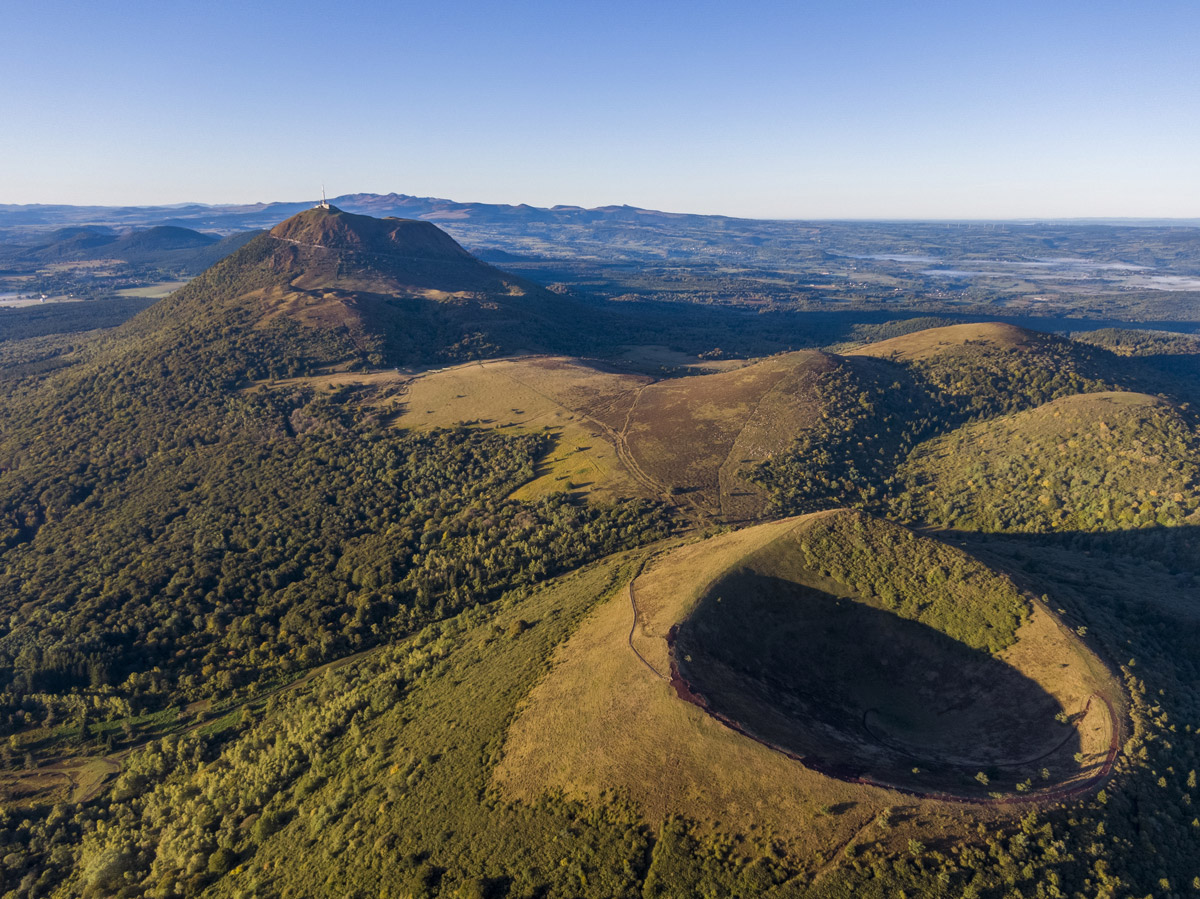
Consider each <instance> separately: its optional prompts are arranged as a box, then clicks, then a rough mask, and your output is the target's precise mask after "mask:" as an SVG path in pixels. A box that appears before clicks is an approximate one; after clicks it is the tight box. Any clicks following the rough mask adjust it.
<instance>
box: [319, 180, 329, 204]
mask: <svg viewBox="0 0 1200 899" xmlns="http://www.w3.org/2000/svg"><path fill="white" fill-rule="evenodd" d="M317 208H318V209H328V208H329V201H328V200H326V199H325V185H324V184H322V185H321V202H320V203H318V204H317Z"/></svg>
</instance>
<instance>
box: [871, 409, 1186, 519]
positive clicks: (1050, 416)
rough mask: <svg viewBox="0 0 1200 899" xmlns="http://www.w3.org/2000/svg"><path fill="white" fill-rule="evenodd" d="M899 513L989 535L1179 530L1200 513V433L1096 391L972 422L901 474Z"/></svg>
mask: <svg viewBox="0 0 1200 899" xmlns="http://www.w3.org/2000/svg"><path fill="white" fill-rule="evenodd" d="M899 476H900V478H901V479H902V480H903V483H904V485H905V488H906V489H905V491H904V493H903V494H902V495H901V496H900V497H899V498H898V500H897V501H896V503H895V505H894V509H895V510H896V512H897V513H898V514H900V515H902V516H906V517H911V518H915V519H918V520H921V521H927V522H930V523H937V524H940V525H942V526H945V527H953V528H957V529H962V530H982V531H1033V532H1045V531H1054V530H1070V531H1096V530H1119V529H1120V530H1123V529H1127V528H1135V527H1146V526H1149V525H1155V524H1158V525H1176V524H1181V523H1183V522H1185V521H1193V520H1196V518H1197V515H1196V513H1197V510H1200V434H1198V433H1197V431H1196V428H1195V425H1194V423H1193V422H1192V420H1191V419H1190V417H1187V416H1184V415H1183V414H1181V413H1180V411H1179V410H1178V409H1177V408H1175V407H1174V406H1172V405H1171V404H1169V403H1167V402H1165V401H1163V400H1159V399H1157V398H1155V397H1149V396H1145V395H1144V394H1135V393H1096V394H1087V395H1083V396H1073V397H1066V398H1063V399H1059V400H1055V401H1054V402H1051V403H1046V404H1045V405H1042V406H1039V407H1037V408H1036V409H1031V410H1028V411H1025V412H1020V413H1017V414H1015V415H1010V416H1006V417H1003V418H1000V419H996V420H993V421H988V422H980V423H977V424H972V425H967V426H965V427H963V428H960V429H958V430H956V431H954V432H952V433H951V434H948V435H947V436H945V437H941V438H938V439H937V440H932V441H930V442H929V443H927V444H924V445H922V446H921V447H920V448H919V449H918V450H917V451H916V452H915V453H914V454H913V455H912V457H911V458H910V459H909V460H908V461H907V462H906V463H905V464H904V465H903V466H902V467H901V469H900V472H899Z"/></svg>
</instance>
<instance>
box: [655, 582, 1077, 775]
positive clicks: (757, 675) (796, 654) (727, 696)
mask: <svg viewBox="0 0 1200 899" xmlns="http://www.w3.org/2000/svg"><path fill="white" fill-rule="evenodd" d="M674 653H675V659H676V661H677V663H678V666H679V672H680V674H681V675H682V676H683V677H684V678H685V679H686V680H687V681H688V683H689V684H690V685H691V687H692V689H693V690H694V691H695V692H696V693H698V694H700V696H702V697H703V698H704V700H705V701H706V702H707V704H708V707H709V709H710V710H711V711H712V712H713V713H714V714H716V715H718V717H725V718H727V719H729V720H730V721H734V722H737V724H738V725H739V726H740V728H741V729H744V730H745V732H747V733H749V734H752V735H754V736H755V737H757V738H759V739H762V740H764V741H767V742H769V743H771V744H773V745H775V746H776V747H777V748H780V749H783V750H785V751H787V752H790V753H793V754H795V755H797V756H800V757H802V758H804V760H805V762H806V764H809V766H810V767H813V768H816V769H818V770H823V771H826V772H828V773H833V774H836V775H837V776H842V777H862V776H869V777H872V778H877V779H880V780H884V781H889V782H904V783H913V782H914V779H915V781H916V782H919V783H920V784H922V785H924V786H927V787H934V786H938V787H941V788H945V789H954V788H955V787H961V786H962V785H964V784H966V785H968V786H970V787H971V788H972V790H975V788H978V787H979V786H980V783H981V782H975V779H976V776H977V775H978V773H979V772H981V771H982V772H984V773H985V774H987V775H988V778H989V779H990V778H992V777H1001V778H1003V779H1004V780H1005V781H1007V782H1008V785H1009V787H1011V785H1012V782H1014V781H1020V780H1024V779H1026V778H1029V777H1037V778H1038V779H1039V786H1044V785H1046V783H1045V781H1044V780H1042V777H1043V775H1042V774H1041V772H1042V769H1043V768H1049V769H1051V771H1053V772H1054V774H1053V775H1052V776H1053V777H1054V778H1055V779H1061V778H1062V777H1064V776H1067V775H1069V774H1072V773H1075V772H1076V771H1077V770H1078V769H1077V766H1075V765H1074V764H1073V757H1074V755H1075V753H1077V752H1078V751H1079V749H1080V740H1079V735H1078V733H1077V731H1076V730H1075V729H1074V728H1073V727H1071V726H1070V725H1069V724H1067V723H1064V722H1062V721H1060V720H1058V719H1057V717H1056V716H1059V715H1060V713H1063V712H1064V709H1063V708H1062V706H1061V705H1060V704H1059V702H1058V700H1056V699H1055V698H1054V697H1053V696H1052V695H1050V694H1049V693H1047V692H1046V691H1045V690H1044V689H1043V688H1042V687H1041V686H1040V685H1039V684H1038V683H1037V682H1035V681H1034V680H1032V679H1030V678H1028V677H1026V676H1025V675H1024V674H1022V673H1021V672H1020V671H1018V670H1016V669H1015V668H1013V667H1012V666H1010V665H1008V664H1006V663H1005V662H1003V661H1002V660H1000V659H998V658H996V657H994V656H992V655H991V654H989V653H987V652H986V651H982V650H977V649H973V648H972V647H970V646H968V645H966V644H964V643H961V642H959V641H958V640H955V639H953V638H951V637H948V636H946V635H945V634H943V633H941V632H940V631H938V630H936V629H934V628H932V627H929V626H927V625H925V624H922V623H920V622H917V621H913V620H909V619H906V618H902V617H900V616H899V615H896V614H893V613H891V612H889V611H887V610H885V609H881V608H876V607H874V606H871V605H867V604H866V603H863V602H858V601H855V600H852V599H848V598H839V597H836V596H833V595H831V594H829V593H825V592H823V591H821V590H817V589H814V588H811V587H807V586H804V585H802V584H798V583H795V582H793V581H790V580H786V579H783V578H779V577H773V576H770V575H765V574H761V573H757V572H753V571H749V570H745V569H743V570H741V571H738V572H735V573H731V574H729V575H727V576H726V577H724V578H722V579H721V580H720V581H718V582H717V583H716V584H714V585H713V587H712V588H711V589H710V590H709V592H708V593H707V594H706V596H705V597H704V598H702V599H701V601H700V602H699V603H698V605H697V607H696V608H695V610H694V611H693V613H692V615H691V616H690V617H689V618H688V619H687V621H685V622H684V623H682V624H681V625H680V627H679V630H678V633H677V636H676V639H675V648H674ZM1073 711H1074V710H1073Z"/></svg>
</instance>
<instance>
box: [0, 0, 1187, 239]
mask: <svg viewBox="0 0 1200 899" xmlns="http://www.w3.org/2000/svg"><path fill="white" fill-rule="evenodd" d="M0 26H2V27H3V33H4V41H3V49H2V52H0V85H3V88H2V89H0V122H2V125H0V165H2V166H3V169H2V170H3V180H2V181H0V203H35V202H41V203H102V204H117V203H120V204H134V203H173V202H184V201H201V202H213V203H216V202H254V201H259V200H264V201H267V200H299V199H306V198H310V197H313V196H314V195H316V194H319V191H320V185H321V183H322V182H324V183H325V184H326V185H327V187H328V189H329V192H330V195H331V196H332V195H336V194H341V193H349V192H357V191H370V192H378V193H386V192H389V191H396V192H398V193H408V194H415V195H420V196H441V197H449V198H452V199H456V200H479V201H487V202H501V203H521V202H525V203H531V204H535V205H553V204H555V203H570V204H579V205H584V206H596V205H605V204H610V203H629V204H631V205H636V206H645V207H653V208H659V209H667V210H673V211H681V212H701V213H722V214H728V215H741V216H754V217H772V218H1003V217H1016V218H1023V217H1074V216H1150V217H1164V216H1181V217H1195V216H1200V53H1197V51H1196V49H1195V41H1196V39H1197V37H1198V36H1200V2H1195V0H1180V2H1154V0H1148V2H1144V3H1139V4H1134V3H1128V2H1120V3H1117V2H1105V0H1093V2H1088V3H1076V2H1055V0H1050V2H1047V0H1042V2H1039V3H1032V2H1024V0H1012V2H1005V3H969V2H961V0H960V2H956V3H941V2H921V3H916V2H903V0H890V2H874V0H871V2H867V0H861V2H860V0H841V2H828V3H811V2H810V3H802V2H790V3H774V2H763V3H753V2H750V3H746V4H744V5H742V6H740V7H735V6H734V5H733V4H730V3H727V2H723V3H708V2H692V3H681V2H655V0H643V2H620V0H610V2H605V3H598V2H589V0H576V2H567V0H561V2H555V3H540V2H504V0H491V2H476V0H460V2H455V0H441V2H429V0H423V2H420V3H409V2H393V3H382V2H380V3H356V2H343V3H340V4H329V3H315V2H304V0H291V2H287V3H280V2H253V0H250V2H246V3H229V2H223V0H215V2H205V3H199V2H193V3H175V2H162V0H157V2H153V3H134V2H121V0H112V2H103V3H97V2H94V0H92V2H86V3H68V2H56V0H44V2H42V3H39V4H20V5H17V4H9V5H8V6H7V7H6V11H5V14H4V16H3V17H2V18H0Z"/></svg>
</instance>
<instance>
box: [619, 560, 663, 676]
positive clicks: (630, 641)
mask: <svg viewBox="0 0 1200 899" xmlns="http://www.w3.org/2000/svg"><path fill="white" fill-rule="evenodd" d="M645 567H646V563H645V562H642V564H641V565H640V566H638V570H637V572H636V573H635V574H634V575H633V578H632V579H631V580H630V581H629V586H628V588H627V589H628V590H629V604H630V605H631V606H633V624H631V625H630V626H629V636H628V638H626V642H627V643H628V644H629V648H630V649H632V650H633V654H634V655H635V656H637V657H638V659H639V660H641V663H642V664H643V665H645V666H646V667H647V668H649V669H650V671H651V673H653V674H654V676H655V677H657V678H659V679H661V680H665V681H669V680H670V679H671V678H669V677H668V676H667V675H665V674H663V673H662V672H661V671H659V670H658V669H657V668H655V667H654V666H653V665H651V664H650V662H649V661H647V659H646V657H645V656H644V655H642V654H641V653H640V652H638V648H637V647H636V646H634V645H633V634H634V631H636V630H637V626H638V607H637V598H636V595H635V594H634V592H633V585H634V584H635V583H636V582H637V579H638V575H640V574H641V573H642V569H643V568H645Z"/></svg>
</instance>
